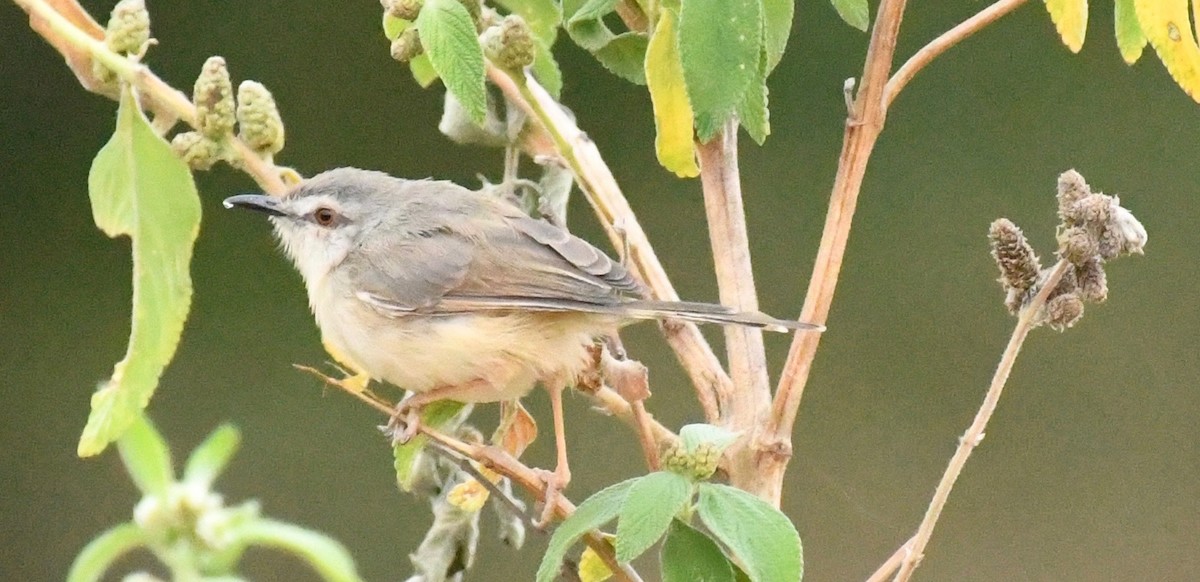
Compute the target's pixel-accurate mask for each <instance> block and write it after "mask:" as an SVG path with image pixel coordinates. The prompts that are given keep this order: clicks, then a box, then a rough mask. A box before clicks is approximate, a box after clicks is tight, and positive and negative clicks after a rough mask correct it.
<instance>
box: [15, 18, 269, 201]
mask: <svg viewBox="0 0 1200 582" xmlns="http://www.w3.org/2000/svg"><path fill="white" fill-rule="evenodd" d="M13 1H14V2H16V3H17V5H18V6H20V7H21V8H22V9H24V10H25V12H27V13H29V17H30V20H31V22H32V21H34V20H35V19H41V20H42V22H44V23H45V26H41V27H39V26H34V27H33V28H34V30H36V31H37V32H38V33H39V34H41V35H42V36H43V37H45V38H46V40H47V42H49V43H50V44H51V45H52V46H54V47H55V48H56V49H57V50H59V52H61V53H62V54H63V56H64V57H65V58H67V59H68V63H69V64H70V63H71V56H72V55H71V54H68V53H67V52H65V51H66V47H73V48H75V49H77V50H81V51H86V53H87V54H88V55H90V56H91V58H92V59H94V60H96V61H99V62H100V63H101V64H103V65H104V66H105V67H108V68H109V69H111V70H112V71H113V72H114V73H116V74H117V76H119V77H120V78H121V79H122V80H124V81H125V82H126V83H129V84H130V85H133V86H134V87H136V88H137V90H138V92H139V94H141V95H142V96H144V97H147V98H149V99H150V101H151V102H152V103H153V105H154V106H155V107H156V108H158V109H159V111H160V113H162V112H165V113H166V114H169V115H173V116H174V117H176V118H178V119H180V120H182V121H183V122H184V123H187V124H188V125H190V126H192V127H197V125H196V107H195V105H193V104H192V102H191V100H190V99H188V98H187V96H186V95H184V94H183V93H182V92H180V91H179V90H178V89H175V88H174V87H171V86H170V85H168V84H167V83H166V81H163V80H162V79H160V78H159V77H158V76H157V75H155V74H154V73H153V72H152V71H151V70H150V69H149V68H148V67H146V66H145V65H143V64H141V63H139V62H137V61H135V60H133V59H130V58H128V57H126V56H124V55H121V54H118V53H115V52H113V51H112V50H110V49H109V48H108V46H106V45H105V44H104V41H103V40H97V39H96V38H94V37H92V36H91V35H89V34H88V33H87V32H85V31H84V30H82V29H81V28H79V26H77V25H76V24H75V23H74V22H72V21H70V20H68V19H67V18H66V17H64V16H63V15H62V14H60V13H59V12H58V11H57V10H55V9H54V8H53V7H51V6H50V5H49V4H48V3H46V2H45V0H13ZM88 89H89V90H90V89H91V88H88ZM229 141H230V144H231V145H232V146H233V150H234V152H236V153H237V155H238V157H239V158H241V162H242V163H241V164H240V167H241V168H242V169H243V170H245V172H246V173H247V174H249V175H250V177H251V178H253V179H254V181H255V182H257V183H258V185H259V187H260V188H262V189H263V192H266V193H268V194H272V195H276V196H278V195H282V194H283V193H284V192H286V191H287V186H285V185H284V183H283V180H282V179H280V177H279V170H278V169H277V168H276V167H275V166H274V164H271V163H269V162H267V161H265V160H263V159H262V158H261V157H259V155H258V154H257V153H255V152H254V150H252V149H251V148H250V146H247V145H246V144H245V143H244V142H242V140H240V139H238V138H237V137H235V136H230V137H229Z"/></svg>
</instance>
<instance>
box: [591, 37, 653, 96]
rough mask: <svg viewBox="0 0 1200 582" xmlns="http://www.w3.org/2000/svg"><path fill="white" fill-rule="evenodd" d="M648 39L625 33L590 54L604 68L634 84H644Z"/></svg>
mask: <svg viewBox="0 0 1200 582" xmlns="http://www.w3.org/2000/svg"><path fill="white" fill-rule="evenodd" d="M649 43H650V39H649V38H647V37H646V35H644V34H641V33H639V32H626V33H623V34H618V35H617V36H615V37H613V39H612V41H611V42H609V43H608V44H606V45H604V46H603V47H601V48H600V49H597V50H596V51H595V52H593V53H592V55H593V56H595V57H596V60H598V61H600V64H601V65H604V68H606V69H608V70H609V72H611V73H613V74H614V75H616V76H618V77H620V78H622V79H625V80H626V81H629V82H630V83H634V84H636V85H645V84H646V67H645V63H646V47H647V46H648V45H649Z"/></svg>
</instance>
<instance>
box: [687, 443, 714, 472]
mask: <svg viewBox="0 0 1200 582" xmlns="http://www.w3.org/2000/svg"><path fill="white" fill-rule="evenodd" d="M692 457H693V459H694V461H693V464H692V476H693V477H694V478H695V479H696V480H698V481H703V480H704V479H708V478H709V477H712V474H713V473H716V472H717V465H718V464H719V463H720V462H721V450H720V449H718V448H717V447H716V446H714V445H713V444H712V443H701V444H700V445H699V446H697V447H696V450H695V452H693V453H692Z"/></svg>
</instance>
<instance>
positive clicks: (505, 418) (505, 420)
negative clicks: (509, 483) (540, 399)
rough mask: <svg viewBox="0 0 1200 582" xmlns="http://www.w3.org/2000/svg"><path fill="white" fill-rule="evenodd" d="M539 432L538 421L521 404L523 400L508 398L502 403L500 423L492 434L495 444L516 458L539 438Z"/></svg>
mask: <svg viewBox="0 0 1200 582" xmlns="http://www.w3.org/2000/svg"><path fill="white" fill-rule="evenodd" d="M537 434H538V428H537V422H535V421H534V420H533V415H531V414H529V411H528V410H525V407H524V406H521V401H519V400H506V401H504V402H501V403H500V424H499V426H497V427H496V432H495V433H493V434H492V444H493V445H498V446H499V447H500V448H502V449H504V452H506V453H508V454H510V455H512V456H513V457H514V458H520V457H521V453H524V452H525V449H526V448H527V447H529V445H530V443H532V442H533V441H534V440H536V439H537Z"/></svg>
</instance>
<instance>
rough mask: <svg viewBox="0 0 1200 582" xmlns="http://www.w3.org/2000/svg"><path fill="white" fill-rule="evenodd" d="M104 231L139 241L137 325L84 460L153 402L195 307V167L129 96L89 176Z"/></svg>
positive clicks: (106, 389)
mask: <svg viewBox="0 0 1200 582" xmlns="http://www.w3.org/2000/svg"><path fill="white" fill-rule="evenodd" d="M88 195H89V196H90V197H91V201H92V216H93V218H94V220H95V221H96V226H98V227H100V230H102V231H104V233H105V234H107V235H108V236H111V237H116V236H120V235H126V236H129V237H130V238H131V239H132V252H133V316H132V320H133V325H132V331H131V332H130V334H129V347H128V350H127V351H126V352H125V358H124V359H123V360H121V361H120V362H119V363H118V364H117V365H116V366H115V367H114V368H113V375H112V378H110V379H109V380H108V381H106V382H104V383H102V384H101V385H100V388H99V389H98V390H97V391H96V393H95V394H93V395H92V412H91V414H90V415H88V421H87V426H85V427H84V429H83V434H82V436H80V438H79V448H78V453H79V455H80V456H82V457H87V456H91V455H95V454H98V453H100V452H101V451H103V450H104V448H105V447H107V446H108V444H109V443H111V442H113V441H114V440H116V439H117V438H119V437H120V436H121V434H122V433H124V432H125V429H126V428H128V427H129V425H130V424H132V423H133V421H134V419H135V418H137V415H138V413H140V412H141V410H142V409H143V408H145V407H146V405H147V404H148V403H149V402H150V396H151V395H153V394H154V389H155V388H157V387H158V379H159V377H160V376H161V375H162V372H163V369H164V368H165V367H166V366H167V363H168V362H170V361H171V357H172V356H173V355H174V354H175V347H176V346H177V345H178V344H179V336H180V334H182V333H183V322H184V321H185V320H186V319H187V314H188V308H189V306H190V305H191V299H192V279H191V275H190V274H189V272H188V268H189V265H190V263H191V259H192V245H193V244H194V243H195V241H196V234H197V233H198V232H199V230H200V198H199V196H198V195H197V193H196V185H195V183H194V182H193V181H192V174H191V172H189V171H188V168H187V165H186V164H184V163H183V161H181V160H180V159H179V158H177V157H175V154H174V153H172V152H171V146H170V145H168V144H167V142H165V141H163V139H162V138H161V137H159V136H158V134H156V133H155V132H154V129H153V128H151V127H150V123H149V122H148V121H146V117H145V115H143V114H142V112H141V110H140V109H139V108H138V106H137V102H136V101H135V100H134V98H133V96H132V95H131V94H130V93H129V91H128V90H126V91H125V92H123V93H122V96H121V104H120V107H119V108H118V110H117V127H116V130H115V131H114V132H113V136H112V138H111V139H109V141H108V143H107V144H105V145H104V147H103V148H101V149H100V153H98V154H96V159H95V160H93V161H92V170H91V172H90V173H89V174H88Z"/></svg>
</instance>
